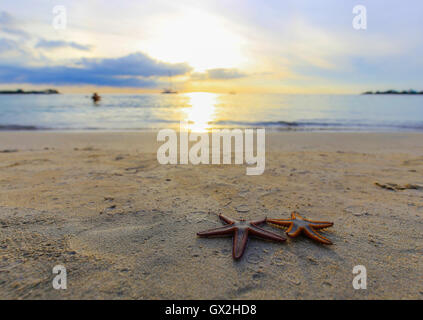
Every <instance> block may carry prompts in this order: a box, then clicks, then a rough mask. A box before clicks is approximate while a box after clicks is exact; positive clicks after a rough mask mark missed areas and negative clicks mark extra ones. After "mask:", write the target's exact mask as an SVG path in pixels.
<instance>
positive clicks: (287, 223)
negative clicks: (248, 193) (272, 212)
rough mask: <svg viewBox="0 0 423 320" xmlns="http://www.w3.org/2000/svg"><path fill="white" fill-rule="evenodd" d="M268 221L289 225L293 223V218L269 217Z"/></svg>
mask: <svg viewBox="0 0 423 320" xmlns="http://www.w3.org/2000/svg"><path fill="white" fill-rule="evenodd" d="M266 222H269V223H273V224H276V225H279V226H284V227H289V226H291V224H292V220H291V219H267V220H266Z"/></svg>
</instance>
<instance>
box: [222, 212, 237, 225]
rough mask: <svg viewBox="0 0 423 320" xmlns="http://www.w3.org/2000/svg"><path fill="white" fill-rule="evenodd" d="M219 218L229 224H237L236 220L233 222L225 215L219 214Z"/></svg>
mask: <svg viewBox="0 0 423 320" xmlns="http://www.w3.org/2000/svg"><path fill="white" fill-rule="evenodd" d="M219 218H220V220H222V221H224V222H226V223H227V224H232V223H235V220H232V219H230V218H228V217H225V216H224V215H223V214H219Z"/></svg>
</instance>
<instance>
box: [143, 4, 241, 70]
mask: <svg viewBox="0 0 423 320" xmlns="http://www.w3.org/2000/svg"><path fill="white" fill-rule="evenodd" d="M152 26H153V27H152V30H153V31H150V32H152V34H153V37H152V39H151V40H148V41H147V43H148V50H149V52H150V53H151V54H152V55H153V56H155V57H157V58H158V59H160V60H163V61H168V62H187V63H189V64H190V66H192V67H193V69H194V71H196V72H203V71H205V70H206V69H211V68H235V67H239V66H240V65H242V64H243V63H245V62H246V61H247V59H246V57H245V56H244V55H243V53H242V47H243V45H244V44H245V40H244V39H243V38H242V37H241V35H239V34H238V33H236V32H235V31H234V30H233V29H234V27H233V26H232V25H231V23H230V22H228V21H226V20H224V19H223V18H220V17H216V16H212V15H210V14H208V13H206V12H203V11H200V10H188V11H185V12H183V13H180V14H177V15H166V16H159V17H157V19H156V20H154V23H153V24H152Z"/></svg>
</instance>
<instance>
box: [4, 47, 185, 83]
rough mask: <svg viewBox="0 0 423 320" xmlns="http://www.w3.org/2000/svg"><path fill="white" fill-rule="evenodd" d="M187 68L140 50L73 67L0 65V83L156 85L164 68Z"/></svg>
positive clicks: (179, 70)
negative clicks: (156, 58) (158, 59)
mask: <svg viewBox="0 0 423 320" xmlns="http://www.w3.org/2000/svg"><path fill="white" fill-rule="evenodd" d="M190 70H191V68H190V67H189V66H188V65H187V64H184V63H183V64H180V63H179V64H170V63H164V62H160V61H157V60H154V59H152V58H150V57H148V56H147V55H144V54H142V53H134V54H131V55H128V56H125V57H121V58H115V59H82V60H80V61H78V62H77V63H76V64H75V66H74V67H68V66H46V67H32V66H10V65H3V66H1V65H0V83H31V84H51V85H95V86H114V87H135V88H137V87H139V88H146V87H155V86H157V85H158V84H159V80H158V77H160V76H163V75H167V74H168V72H172V74H173V75H181V74H185V73H187V72H189V71H190Z"/></svg>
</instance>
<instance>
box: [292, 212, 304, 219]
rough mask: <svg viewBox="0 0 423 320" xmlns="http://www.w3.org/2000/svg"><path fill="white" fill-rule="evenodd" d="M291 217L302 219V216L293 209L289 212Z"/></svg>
mask: <svg viewBox="0 0 423 320" xmlns="http://www.w3.org/2000/svg"><path fill="white" fill-rule="evenodd" d="M291 219H292V220H295V219H299V220H304V219H303V217H301V216H300V214H299V213H298V212H295V211H293V212H292V213H291Z"/></svg>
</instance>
